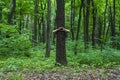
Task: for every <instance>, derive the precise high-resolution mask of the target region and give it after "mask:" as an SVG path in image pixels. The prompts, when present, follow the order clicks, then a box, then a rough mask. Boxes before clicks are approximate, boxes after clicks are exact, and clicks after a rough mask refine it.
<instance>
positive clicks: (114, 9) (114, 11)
mask: <svg viewBox="0 0 120 80" xmlns="http://www.w3.org/2000/svg"><path fill="white" fill-rule="evenodd" d="M115 16H116V6H115V0H113V21H112V22H113V25H112V26H111V27H112V31H111V36H112V37H115V23H116V20H115Z"/></svg>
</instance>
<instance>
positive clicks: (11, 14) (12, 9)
mask: <svg viewBox="0 0 120 80" xmlns="http://www.w3.org/2000/svg"><path fill="white" fill-rule="evenodd" d="M10 1H11V5H10V11H9V13H8V21H7V22H8V24H12V18H13V14H14V13H15V8H16V0H10Z"/></svg>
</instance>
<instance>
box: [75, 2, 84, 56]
mask: <svg viewBox="0 0 120 80" xmlns="http://www.w3.org/2000/svg"><path fill="white" fill-rule="evenodd" d="M83 2H84V0H81V4H80V7H79V18H78V26H77V34H76V39H75V40H76V42H75V48H74V54H75V55H76V54H77V44H78V39H79V33H80V26H81V24H80V23H81V12H82V7H83V5H84V3H83Z"/></svg>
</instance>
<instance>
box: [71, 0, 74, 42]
mask: <svg viewBox="0 0 120 80" xmlns="http://www.w3.org/2000/svg"><path fill="white" fill-rule="evenodd" d="M70 28H71V37H72V40H74V31H73V0H71V11H70Z"/></svg>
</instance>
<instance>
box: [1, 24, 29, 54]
mask: <svg viewBox="0 0 120 80" xmlns="http://www.w3.org/2000/svg"><path fill="white" fill-rule="evenodd" d="M17 30H18V28H17V27H16V26H10V25H6V24H0V34H1V36H0V54H2V55H3V54H7V55H10V54H22V53H28V50H29V49H30V48H31V42H30V40H29V34H28V33H27V32H25V33H23V34H19V32H18V31H17Z"/></svg>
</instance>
